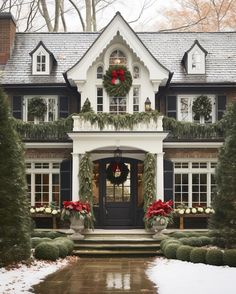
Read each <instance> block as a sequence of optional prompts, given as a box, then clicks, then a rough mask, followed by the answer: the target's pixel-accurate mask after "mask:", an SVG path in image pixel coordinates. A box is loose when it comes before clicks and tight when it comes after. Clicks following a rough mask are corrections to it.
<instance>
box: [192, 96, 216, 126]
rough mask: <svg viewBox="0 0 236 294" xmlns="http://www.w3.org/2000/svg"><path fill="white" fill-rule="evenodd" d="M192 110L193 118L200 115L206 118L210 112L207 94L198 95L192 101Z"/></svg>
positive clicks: (210, 107) (197, 117)
mask: <svg viewBox="0 0 236 294" xmlns="http://www.w3.org/2000/svg"><path fill="white" fill-rule="evenodd" d="M192 110H193V112H194V114H195V116H194V119H195V120H199V119H200V117H201V116H203V117H204V118H205V120H208V119H209V118H210V116H211V112H212V104H211V100H210V99H209V98H208V97H207V96H199V97H197V99H196V100H194V101H193V107H192Z"/></svg>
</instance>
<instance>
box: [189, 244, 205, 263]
mask: <svg viewBox="0 0 236 294" xmlns="http://www.w3.org/2000/svg"><path fill="white" fill-rule="evenodd" d="M206 254H207V249H206V248H194V249H193V250H192V251H191V253H190V261H191V262H194V263H205V262H206Z"/></svg>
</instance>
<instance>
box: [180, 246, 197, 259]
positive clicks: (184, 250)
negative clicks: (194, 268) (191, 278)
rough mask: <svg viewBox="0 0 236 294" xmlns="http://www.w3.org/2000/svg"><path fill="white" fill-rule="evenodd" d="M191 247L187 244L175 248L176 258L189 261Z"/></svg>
mask: <svg viewBox="0 0 236 294" xmlns="http://www.w3.org/2000/svg"><path fill="white" fill-rule="evenodd" d="M192 250H193V247H191V246H188V245H182V246H180V247H179V248H178V249H177V252H176V258H177V259H179V260H183V261H190V253H191V251H192Z"/></svg>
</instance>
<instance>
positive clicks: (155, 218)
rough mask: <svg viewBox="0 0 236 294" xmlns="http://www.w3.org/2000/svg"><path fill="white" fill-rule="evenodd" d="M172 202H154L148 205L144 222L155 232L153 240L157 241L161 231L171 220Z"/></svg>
mask: <svg viewBox="0 0 236 294" xmlns="http://www.w3.org/2000/svg"><path fill="white" fill-rule="evenodd" d="M172 205H173V201H172V200H169V201H166V202H164V201H162V200H156V201H155V202H153V203H152V204H150V205H149V206H148V208H147V211H146V213H145V216H144V221H145V222H146V224H147V226H148V227H150V228H153V229H154V231H155V232H156V234H155V235H153V239H158V238H159V237H160V235H161V231H162V230H164V229H165V228H166V227H167V225H168V223H169V222H171V221H172V219H173V208H172Z"/></svg>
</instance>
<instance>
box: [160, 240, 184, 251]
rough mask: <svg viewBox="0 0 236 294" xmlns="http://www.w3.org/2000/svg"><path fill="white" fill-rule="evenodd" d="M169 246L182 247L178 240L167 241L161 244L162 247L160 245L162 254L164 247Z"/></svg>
mask: <svg viewBox="0 0 236 294" xmlns="http://www.w3.org/2000/svg"><path fill="white" fill-rule="evenodd" d="M169 244H177V245H182V243H181V242H180V241H179V240H176V239H169V240H168V241H166V242H165V243H163V245H162V247H161V250H162V252H164V251H165V248H166V246H167V245H169Z"/></svg>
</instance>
